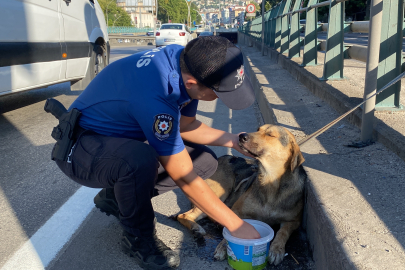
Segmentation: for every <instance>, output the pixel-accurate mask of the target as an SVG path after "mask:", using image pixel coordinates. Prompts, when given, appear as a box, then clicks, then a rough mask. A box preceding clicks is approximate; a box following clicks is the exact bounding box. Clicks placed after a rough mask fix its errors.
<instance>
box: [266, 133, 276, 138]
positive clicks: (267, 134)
mask: <svg viewBox="0 0 405 270" xmlns="http://www.w3.org/2000/svg"><path fill="white" fill-rule="evenodd" d="M266 136H270V137H274V136H272V135H271V133H266Z"/></svg>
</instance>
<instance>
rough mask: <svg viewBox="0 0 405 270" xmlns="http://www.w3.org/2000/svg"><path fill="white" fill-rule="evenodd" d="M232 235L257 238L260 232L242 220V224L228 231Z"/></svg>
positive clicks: (242, 237)
mask: <svg viewBox="0 0 405 270" xmlns="http://www.w3.org/2000/svg"><path fill="white" fill-rule="evenodd" d="M230 233H231V235H232V236H234V237H237V238H241V239H259V238H260V234H259V233H258V232H257V231H256V229H255V227H253V226H252V225H250V224H249V223H247V222H246V221H243V224H242V226H240V227H239V228H237V229H236V230H235V231H232V232H230Z"/></svg>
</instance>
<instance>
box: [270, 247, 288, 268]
mask: <svg viewBox="0 0 405 270" xmlns="http://www.w3.org/2000/svg"><path fill="white" fill-rule="evenodd" d="M284 255H285V246H284V245H277V244H274V243H273V244H272V245H271V246H270V250H269V257H268V260H269V263H270V264H272V263H273V264H274V265H277V264H279V263H281V262H282V261H283V259H284Z"/></svg>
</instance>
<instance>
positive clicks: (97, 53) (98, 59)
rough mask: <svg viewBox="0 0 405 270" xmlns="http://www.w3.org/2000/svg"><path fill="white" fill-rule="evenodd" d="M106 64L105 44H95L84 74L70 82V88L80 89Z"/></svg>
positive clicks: (73, 89) (84, 87)
mask: <svg viewBox="0 0 405 270" xmlns="http://www.w3.org/2000/svg"><path fill="white" fill-rule="evenodd" d="M107 64H108V54H107V50H106V48H105V46H102V45H97V44H95V45H94V46H93V50H92V52H91V57H90V62H89V66H88V67H87V71H86V75H85V77H84V78H83V79H81V80H79V81H73V82H70V90H72V91H82V90H84V89H86V87H87V86H88V85H89V84H90V82H91V81H92V80H93V79H94V78H95V77H96V76H97V74H99V73H100V72H101V71H102V70H103V69H104V68H105V67H106V66H107Z"/></svg>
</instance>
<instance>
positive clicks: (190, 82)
mask: <svg viewBox="0 0 405 270" xmlns="http://www.w3.org/2000/svg"><path fill="white" fill-rule="evenodd" d="M181 76H182V77H183V83H184V86H185V87H186V89H192V88H193V87H195V86H197V85H198V81H197V80H196V79H195V78H194V77H193V76H192V75H191V74H187V73H182V74H181Z"/></svg>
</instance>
